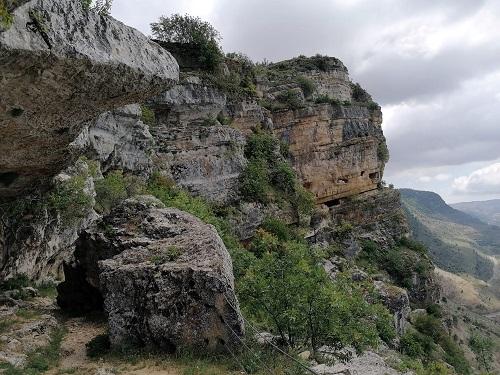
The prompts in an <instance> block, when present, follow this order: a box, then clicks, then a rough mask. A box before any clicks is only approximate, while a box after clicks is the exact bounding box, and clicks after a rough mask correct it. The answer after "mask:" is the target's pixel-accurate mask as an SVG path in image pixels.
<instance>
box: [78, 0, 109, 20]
mask: <svg viewBox="0 0 500 375" xmlns="http://www.w3.org/2000/svg"><path fill="white" fill-rule="evenodd" d="M81 2H82V5H83V7H84V8H85V9H87V10H92V11H94V12H97V13H99V14H100V15H103V16H109V14H110V12H111V7H112V6H113V0H96V2H95V4H94V5H92V2H93V1H92V0H81Z"/></svg>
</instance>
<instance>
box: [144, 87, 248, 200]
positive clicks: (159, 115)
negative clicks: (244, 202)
mask: <svg viewBox="0 0 500 375" xmlns="http://www.w3.org/2000/svg"><path fill="white" fill-rule="evenodd" d="M148 105H149V106H150V107H151V108H152V109H153V110H154V111H155V114H156V119H157V124H156V125H155V126H154V127H152V129H151V132H152V133H153V136H154V138H155V141H156V155H155V161H156V165H157V166H158V167H159V168H160V169H162V170H163V172H164V173H165V174H166V175H168V176H170V177H171V178H172V179H173V180H174V181H176V182H177V183H178V184H179V185H181V186H182V187H184V188H186V189H188V190H189V191H190V192H191V193H192V194H194V195H198V196H202V197H204V198H206V199H208V200H209V201H211V202H214V203H218V204H224V203H230V202H235V201H236V200H237V198H238V177H239V174H240V173H241V172H242V171H243V169H244V167H245V165H246V160H245V158H244V156H243V148H244V145H245V137H244V136H243V134H242V133H241V132H239V131H238V130H236V129H234V128H232V127H229V126H224V125H222V124H220V122H219V121H218V120H217V117H218V115H219V114H221V113H222V111H223V110H224V108H225V106H226V96H225V95H224V94H223V93H221V92H220V91H219V90H217V89H215V88H213V87H209V86H206V85H204V84H202V83H201V81H200V80H199V79H198V78H197V77H190V78H189V77H188V78H187V79H185V80H184V82H183V83H182V84H180V85H177V86H175V87H174V88H172V89H171V90H169V91H167V92H164V93H163V94H161V95H160V96H158V97H156V98H154V99H152V100H151V101H150V102H149V103H148Z"/></svg>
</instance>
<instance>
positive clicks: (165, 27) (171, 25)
mask: <svg viewBox="0 0 500 375" xmlns="http://www.w3.org/2000/svg"><path fill="white" fill-rule="evenodd" d="M151 31H152V33H153V35H154V37H155V38H157V39H159V40H162V41H164V42H170V43H190V44H194V45H196V46H198V48H200V60H201V61H200V62H201V63H203V64H204V65H205V66H206V67H207V68H209V69H211V70H214V69H215V68H216V67H217V66H218V64H219V63H220V62H221V61H222V58H223V54H222V48H221V47H220V44H219V42H220V40H221V36H220V34H219V32H218V31H217V30H216V29H215V28H214V27H213V26H212V25H211V24H210V23H209V22H206V21H203V20H202V19H201V18H199V17H193V16H190V15H187V14H186V15H180V14H173V15H171V16H169V17H165V16H162V17H160V19H159V21H158V22H153V23H151Z"/></svg>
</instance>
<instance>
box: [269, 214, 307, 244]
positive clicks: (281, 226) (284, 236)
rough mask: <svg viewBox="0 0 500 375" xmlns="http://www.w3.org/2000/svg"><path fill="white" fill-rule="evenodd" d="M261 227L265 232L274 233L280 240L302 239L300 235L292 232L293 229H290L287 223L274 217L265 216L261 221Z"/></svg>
mask: <svg viewBox="0 0 500 375" xmlns="http://www.w3.org/2000/svg"><path fill="white" fill-rule="evenodd" d="M261 227H262V228H263V229H264V230H266V231H267V232H269V233H271V234H273V235H275V236H276V237H277V238H278V240H280V241H285V242H286V241H290V240H296V241H301V240H302V239H301V238H300V236H297V235H295V234H294V230H293V229H290V228H289V227H288V224H287V223H285V222H284V221H283V220H281V219H278V218H276V217H267V218H266V219H265V220H264V221H263V222H262V224H261Z"/></svg>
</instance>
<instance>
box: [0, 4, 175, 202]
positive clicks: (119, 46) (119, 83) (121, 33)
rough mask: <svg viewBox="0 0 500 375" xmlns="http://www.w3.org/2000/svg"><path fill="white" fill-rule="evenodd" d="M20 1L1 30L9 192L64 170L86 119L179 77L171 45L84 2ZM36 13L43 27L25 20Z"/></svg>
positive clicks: (1, 184) (0, 119)
mask: <svg viewBox="0 0 500 375" xmlns="http://www.w3.org/2000/svg"><path fill="white" fill-rule="evenodd" d="M21 4H22V5H19V6H17V7H16V8H14V9H13V10H12V14H13V17H14V22H13V24H12V25H11V26H10V27H9V28H7V29H6V30H5V29H3V30H2V29H0V92H1V93H2V95H1V97H0V137H1V139H2V142H1V143H0V196H2V197H6V198H8V197H15V196H20V195H22V194H24V193H25V192H26V191H28V190H30V189H31V188H33V187H34V186H35V185H37V186H38V187H40V186H44V185H47V184H48V181H49V180H50V178H51V177H53V176H54V175H56V174H57V173H59V172H60V171H61V170H62V169H64V167H66V166H67V165H68V164H69V162H70V161H71V160H70V159H71V158H70V157H69V151H68V149H67V146H68V145H69V144H70V143H71V142H72V141H73V140H74V139H75V138H76V137H77V136H78V134H79V133H80V131H81V130H82V128H83V126H84V124H85V123H87V122H88V121H93V120H95V118H97V116H98V115H99V114H100V113H102V112H105V111H108V110H111V109H113V108H116V107H120V106H123V105H125V104H129V103H135V102H140V101H143V100H145V99H146V98H149V97H151V96H154V95H156V94H158V93H160V92H161V91H164V90H165V89H166V88H168V87H169V86H171V85H172V84H173V83H175V82H176V81H177V80H178V76H179V67H178V64H177V62H176V61H175V59H174V58H173V57H172V55H171V54H170V53H169V52H168V51H166V50H165V49H163V48H161V47H160V46H158V45H157V44H155V43H154V42H152V41H150V40H149V39H148V38H147V37H145V36H144V35H143V34H141V33H140V32H139V31H137V30H135V29H133V28H130V27H128V26H126V25H124V24H123V23H121V22H119V21H117V20H115V19H113V18H111V17H103V16H100V15H99V14H97V13H94V12H91V11H86V10H85V9H84V8H83V7H82V5H81V3H80V2H78V1H72V0H58V1H55V0H31V1H27V2H21ZM34 19H36V20H37V22H38V24H41V25H42V27H41V29H40V28H38V29H37V28H36V27H35V28H33V27H32V28H31V29H32V31H30V30H29V29H28V28H27V27H26V24H27V23H30V22H31V23H33V21H34ZM42 31H43V32H42ZM47 41H49V43H47ZM49 45H50V47H51V49H49Z"/></svg>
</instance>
